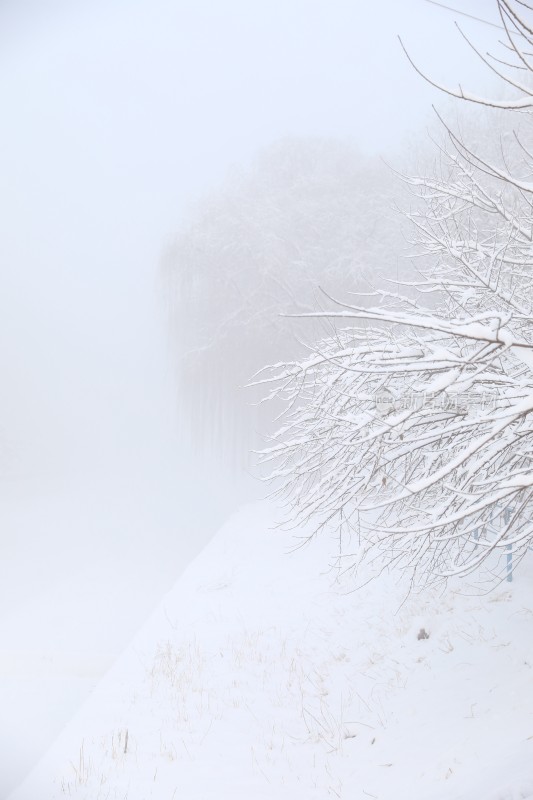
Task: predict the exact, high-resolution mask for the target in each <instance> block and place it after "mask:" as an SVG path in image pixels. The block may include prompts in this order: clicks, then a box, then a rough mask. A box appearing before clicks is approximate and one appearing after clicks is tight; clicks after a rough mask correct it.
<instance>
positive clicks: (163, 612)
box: [10, 504, 533, 800]
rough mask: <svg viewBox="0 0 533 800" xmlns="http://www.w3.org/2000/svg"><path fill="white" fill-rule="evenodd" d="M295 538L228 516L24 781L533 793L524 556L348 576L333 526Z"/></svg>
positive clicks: (26, 798)
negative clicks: (404, 573) (425, 572)
mask: <svg viewBox="0 0 533 800" xmlns="http://www.w3.org/2000/svg"><path fill="white" fill-rule="evenodd" d="M294 543H295V542H294V539H292V538H291V536H290V535H289V534H287V533H286V532H283V531H280V530H279V529H275V527H274V512H273V511H272V509H271V508H270V507H269V506H268V505H266V504H257V505H253V506H249V507H246V508H245V509H243V510H242V511H240V512H239V513H238V514H236V515H235V516H234V517H232V519H231V520H230V521H229V522H228V523H227V524H226V525H225V526H224V527H223V528H222V529H221V530H220V531H219V533H218V534H217V536H216V537H215V538H214V540H213V541H212V542H211V544H210V545H208V547H207V548H206V549H205V550H204V551H203V552H202V553H201V554H200V556H199V557H198V558H197V559H196V561H195V562H193V563H192V564H191V566H190V567H189V568H188V569H187V571H186V572H185V573H184V575H183V576H182V577H181V578H180V580H179V581H178V583H177V585H176V587H175V588H174V590H173V591H172V592H170V593H169V594H168V595H167V596H166V598H165V600H164V602H163V604H162V606H161V607H160V609H159V610H158V612H157V613H156V614H155V615H154V616H153V617H152V619H151V620H150V621H149V623H148V624H147V625H146V626H145V627H144V628H143V630H142V631H141V632H140V633H139V634H138V636H137V637H136V639H135V640H134V642H133V643H132V645H131V646H130V647H129V648H128V650H127V651H126V652H125V653H124V655H123V656H122V657H121V658H120V659H119V661H118V662H117V663H116V664H115V665H114V667H113V668H112V669H111V671H110V672H109V673H108V675H107V676H106V677H105V678H104V680H103V681H102V682H101V683H100V684H99V686H98V687H97V689H96V690H95V691H94V693H93V695H92V697H91V698H90V699H89V701H88V702H87V703H86V704H85V706H84V708H83V709H82V711H81V712H80V713H79V714H78V716H77V717H76V718H75V719H74V720H73V721H72V722H71V723H70V725H69V726H68V727H67V728H66V729H65V731H64V732H63V734H62V736H61V737H60V739H59V740H58V741H57V742H56V744H55V746H54V747H53V748H52V749H51V751H50V752H49V753H48V755H47V756H46V757H45V759H43V761H42V762H41V763H40V764H39V765H38V767H37V768H36V769H35V770H34V772H33V773H32V774H31V775H30V776H29V778H28V779H27V780H26V781H25V783H24V784H23V785H22V786H21V787H19V789H18V790H17V791H15V792H14V793H13V794H12V795H11V797H10V800H59V798H65V797H68V798H73V800H119V799H120V800H149V798H153V799H154V800H155V798H157V800H178V799H179V798H187V800H200V799H201V800H204V799H205V800H210V799H211V798H213V800H214V798H217V800H218V799H219V798H228V799H229V798H232V799H233V798H236V799H237V800H240V798H243V800H244V798H246V800H248V798H254V800H261V799H262V798H265V799H266V798H268V799H269V800H270V799H271V798H273V797H275V798H276V800H285V799H286V800H314V798H316V799H317V800H319V798H320V799H321V798H326V797H333V798H335V797H342V798H358V800H359V798H360V799H361V800H363V799H364V798H366V797H370V798H379V800H481V799H482V800H517V799H518V798H528V797H532V798H533V713H532V712H533V652H532V645H531V643H532V642H533V603H532V602H530V598H531V591H530V586H531V581H530V580H529V578H528V565H525V566H523V568H522V569H521V571H520V572H519V573H517V579H516V582H515V583H514V584H512V585H509V584H506V585H505V586H504V587H502V588H501V589H500V590H497V591H496V592H494V593H492V594H490V595H486V596H478V595H472V594H471V595H470V596H469V595H467V594H461V593H460V590H462V591H463V592H464V590H465V586H464V584H461V585H460V586H459V587H458V588H455V589H454V588H453V587H451V588H449V589H447V590H446V592H444V593H440V594H439V593H437V592H434V593H433V594H431V593H429V594H428V593H425V594H423V595H410V596H408V597H406V587H405V586H404V585H402V583H401V581H399V580H398V576H396V575H382V576H381V577H380V578H379V579H376V580H374V581H372V582H371V583H369V584H368V585H367V586H365V587H364V588H362V589H360V590H358V591H355V592H351V593H350V592H349V589H350V588H351V587H352V586H353V584H351V583H350V577H349V576H339V575H338V573H337V571H336V569H335V568H331V567H330V566H329V565H330V564H331V563H333V560H334V554H335V552H336V549H337V548H338V543H337V542H336V541H335V540H333V539H328V538H327V537H323V538H321V539H318V540H316V541H313V542H312V543H311V544H310V545H309V546H307V547H304V548H301V549H299V550H297V551H295V552H288V551H289V550H290V548H291V546H293V545H294ZM421 629H424V630H425V631H426V633H427V634H428V638H424V636H421V634H420V631H421Z"/></svg>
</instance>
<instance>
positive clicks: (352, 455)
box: [259, 0, 533, 583]
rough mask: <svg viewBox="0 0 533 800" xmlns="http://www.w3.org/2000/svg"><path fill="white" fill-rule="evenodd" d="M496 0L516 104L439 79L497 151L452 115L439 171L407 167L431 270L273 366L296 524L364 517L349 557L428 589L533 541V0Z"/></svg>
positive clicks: (280, 481) (340, 312)
mask: <svg viewBox="0 0 533 800" xmlns="http://www.w3.org/2000/svg"><path fill="white" fill-rule="evenodd" d="M497 7H498V11H499V14H500V18H501V26H502V28H503V29H504V31H505V35H506V40H505V42H504V50H503V53H502V54H498V56H497V57H496V56H494V57H492V56H487V57H485V56H483V59H484V60H485V62H486V63H487V65H488V66H489V67H490V69H491V70H492V71H494V72H496V73H497V74H498V75H499V76H500V78H501V79H502V80H503V81H504V84H505V87H506V92H505V95H504V98H503V99H491V98H490V97H489V98H484V97H482V96H476V95H473V94H469V93H468V92H466V91H464V90H463V89H462V88H459V89H457V90H456V91H455V90H453V89H450V88H449V87H441V88H443V90H444V91H446V92H447V93H448V94H452V95H454V96H455V97H457V98H459V99H460V100H462V101H470V102H471V103H474V104H477V107H479V108H480V110H483V114H482V117H483V119H484V122H485V124H487V116H486V114H487V113H488V112H486V111H485V110H484V109H491V110H492V111H491V113H493V115H494V119H492V120H491V123H490V124H491V132H492V135H493V136H494V137H495V138H494V142H493V145H492V146H491V147H487V148H486V149H484V148H483V147H482V146H481V145H480V144H479V141H480V140H481V141H483V138H484V137H479V138H478V142H477V143H476V144H475V145H474V146H471V145H470V144H469V141H468V140H467V138H465V137H464V136H463V135H461V134H460V133H459V132H458V130H457V129H452V128H451V127H449V126H448V125H447V124H446V123H445V122H444V121H443V123H442V124H443V135H442V138H441V141H440V142H438V143H437V152H436V160H435V163H436V166H435V169H434V170H433V171H432V172H429V173H428V174H424V175H422V176H417V177H406V178H405V182H406V183H407V185H408V186H409V188H410V189H411V191H412V193H413V195H414V197H415V198H416V202H414V203H413V206H412V207H411V209H410V210H409V211H407V212H406V215H407V218H408V220H409V225H410V230H411V243H410V244H411V252H410V259H411V260H412V261H413V262H414V263H415V264H416V263H417V259H419V258H420V257H423V258H422V260H421V261H420V265H419V267H418V270H419V272H418V277H417V279H416V280H414V281H409V282H408V283H407V284H406V285H405V291H403V292H399V291H397V289H396V285H395V284H391V287H390V290H389V291H386V290H377V291H376V292H375V293H374V299H373V302H372V305H370V306H369V304H368V296H366V297H365V298H364V299H363V298H357V297H356V296H351V297H348V299H344V298H343V297H342V296H339V295H338V294H336V293H332V292H330V293H329V294H328V295H327V296H326V297H327V299H328V302H329V306H328V309H327V310H326V311H320V312H318V313H316V312H315V313H314V314H313V316H314V317H316V316H318V317H321V318H324V317H325V318H327V319H328V320H330V321H333V322H334V323H335V325H336V330H335V333H334V334H332V335H331V336H328V337H326V338H323V339H322V340H320V341H318V343H317V344H316V345H314V346H313V347H312V348H311V351H310V353H309V355H308V356H307V357H306V358H305V359H304V360H300V361H298V362H292V363H284V364H278V365H276V366H275V367H271V368H269V369H268V370H267V372H266V374H262V375H261V376H260V378H259V380H262V381H263V382H265V383H266V385H267V386H269V385H270V394H269V395H268V396H269V397H273V396H275V397H277V398H279V397H282V398H284V400H285V401H286V403H287V410H286V417H285V420H284V426H283V427H282V429H281V430H280V431H279V432H278V434H277V436H276V437H275V441H274V442H273V443H272V446H271V447H269V448H268V449H267V450H266V451H265V453H264V458H265V459H266V460H267V461H270V462H272V461H273V462H274V463H273V466H272V467H271V469H272V473H271V475H272V477H273V478H274V479H275V480H276V486H277V491H279V492H280V493H281V494H282V495H283V496H284V498H285V499H286V501H287V503H288V504H289V507H290V509H291V512H292V516H293V518H294V519H295V520H296V521H298V522H301V521H305V522H308V521H312V522H313V524H314V530H315V531H319V530H321V529H322V528H324V527H330V526H332V525H336V526H338V528H339V529H340V528H341V527H342V526H344V525H352V526H353V525H354V523H355V521H356V520H358V521H359V522H360V528H359V530H358V534H359V536H360V547H359V548H358V549H357V552H355V554H350V553H345V554H344V558H345V559H346V561H345V566H346V568H350V567H351V566H356V564H357V563H358V561H359V559H360V558H362V557H365V556H366V557H368V556H369V555H370V554H376V555H379V558H378V563H380V564H383V563H385V564H396V565H399V566H403V567H405V568H407V569H409V570H412V575H413V580H415V581H416V582H418V583H423V582H426V581H428V580H432V579H435V578H438V577H443V578H446V577H449V576H452V575H456V574H466V573H469V572H471V571H473V570H475V569H476V568H478V567H479V566H480V565H483V566H484V567H488V568H489V571H490V572H491V573H492V575H493V576H494V577H498V575H500V574H501V567H500V566H499V565H501V559H498V558H497V556H498V554H509V552H510V551H511V550H512V552H513V556H514V558H515V559H519V558H520V557H521V556H523V555H524V553H525V552H526V550H527V548H528V547H529V546H530V544H531V543H532V541H533V463H532V461H533V413H532V412H533V182H532V180H531V176H532V174H533V131H532V129H531V124H530V119H531V118H530V117H527V114H530V113H531V112H532V111H533V88H532V86H533V81H531V74H532V73H533V58H532V56H531V49H532V48H533V7H530V6H529V5H527V4H526V3H524V2H519V1H518V0H516V2H513V1H512V0H497ZM481 107H484V109H481ZM517 114H518V115H519V116H517ZM393 255H394V254H392V253H391V254H389V256H388V258H387V260H386V262H385V266H387V265H388V264H389V263H390V262H391V259H392V258H393ZM326 285H327V284H326ZM413 293H414V294H413ZM495 556H496V557H495Z"/></svg>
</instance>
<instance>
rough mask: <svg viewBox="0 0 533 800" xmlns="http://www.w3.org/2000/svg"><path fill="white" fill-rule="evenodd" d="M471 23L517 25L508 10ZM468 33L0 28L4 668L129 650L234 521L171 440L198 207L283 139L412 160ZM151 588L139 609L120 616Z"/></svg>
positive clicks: (314, 11)
mask: <svg viewBox="0 0 533 800" xmlns="http://www.w3.org/2000/svg"><path fill="white" fill-rule="evenodd" d="M457 4H459V0H457ZM460 6H461V8H462V9H463V10H464V11H468V12H470V13H474V14H475V13H478V14H482V15H483V16H487V15H488V13H489V12H492V14H491V16H492V17H493V16H494V14H493V11H492V4H489V3H487V2H486V0H471V1H470V2H467V1H466V0H461V2H460ZM487 6H489V8H487ZM454 18H455V16H454V15H453V14H450V13H449V12H447V11H445V10H443V9H440V8H437V7H436V6H435V5H430V4H428V3H427V2H424V0H383V1H382V2H375V3H372V2H362V0H268V1H267V0H261V2H254V1H253V0H247V1H246V2H244V0H223V1H222V0H219V1H217V2H215V0H210V1H209V2H206V0H200V1H198V0H194V2H193V0H188V2H184V1H179V0H175V1H174V2H170V0H107V2H104V0H91V2H89V1H88V0H87V2H81V0H78V2H73V1H72V0H70V1H68V0H33V1H31V0H3V2H2V3H1V4H0V108H1V124H0V269H1V291H0V341H1V342H2V347H1V349H0V371H1V374H2V392H1V393H0V431H1V430H3V438H4V447H3V453H0V470H1V473H2V474H3V475H4V480H3V481H2V482H0V502H1V503H2V509H3V511H2V512H1V513H2V518H1V519H0V525H1V529H2V540H3V541H4V542H5V544H4V558H3V560H1V561H0V601H1V602H0V623H1V625H0V631H2V632H3V642H4V649H6V648H7V649H9V648H11V649H16V648H20V647H21V646H22V644H21V642H22V640H24V642H25V646H28V642H29V643H30V645H31V644H32V642H33V641H34V640H35V642H37V643H36V644H35V646H36V647H38V646H43V645H42V642H43V641H48V642H49V643H51V644H50V646H51V647H57V648H60V647H68V646H69V642H70V646H71V647H79V646H80V642H81V641H82V639H83V640H84V642H85V646H86V647H88V648H89V649H90V648H93V649H98V648H100V649H107V650H109V649H110V650H113V649H119V648H120V647H122V646H123V644H124V642H125V638H127V636H129V635H130V634H131V633H132V632H133V630H134V629H135V627H136V626H137V625H138V624H140V621H141V620H142V618H143V616H144V615H145V614H146V613H147V611H148V609H149V608H150V607H151V605H153V603H154V602H155V601H156V600H157V596H158V594H159V593H160V592H161V591H163V590H164V588H166V586H168V584H169V582H170V581H171V580H172V579H173V577H174V576H175V575H177V574H178V572H179V570H180V569H181V568H182V567H183V565H184V563H185V562H186V560H187V558H189V557H190V556H191V555H192V554H193V552H195V550H197V549H198V547H199V546H200V545H201V543H202V541H203V540H205V536H206V535H207V533H206V532H204V534H203V539H202V536H201V533H199V532H198V530H200V528H201V524H200V523H198V525H197V527H198V530H197V531H196V535H197V536H199V537H200V538H199V539H198V541H194V542H193V543H192V544H191V541H190V539H191V530H194V524H193V523H192V522H190V520H191V519H192V517H193V515H194V513H195V509H196V508H198V507H200V506H201V507H202V508H203V509H204V511H203V512H202V513H203V515H204V517H202V519H207V517H206V512H205V507H206V506H209V505H212V506H213V508H214V509H215V510H214V511H213V514H214V518H216V515H217V513H218V514H221V513H223V510H225V509H226V510H227V506H228V500H227V497H226V498H222V494H224V491H222V490H221V489H220V487H215V486H214V485H213V484H212V483H209V482H207V483H206V482H205V475H202V474H201V466H200V465H199V464H195V463H194V462H192V464H191V461H190V454H188V453H187V454H182V453H180V449H179V442H178V440H177V437H176V433H175V430H174V426H173V419H172V414H173V400H172V370H171V367H170V366H169V362H168V359H167V354H166V350H165V345H166V343H165V334H164V326H163V322H162V319H161V314H160V308H159V306H158V299H157V292H156V276H157V268H158V260H159V256H160V253H161V250H162V248H163V247H164V245H165V243H166V242H167V241H168V240H169V239H170V237H171V236H172V233H173V231H174V230H175V229H176V228H177V226H178V225H179V223H180V220H181V219H182V217H183V214H184V212H185V210H186V208H187V206H188V204H189V203H190V202H191V201H192V200H194V199H195V198H196V197H198V196H200V195H201V194H203V193H204V192H208V191H209V189H210V187H215V186H216V185H217V184H218V183H219V182H220V181H221V180H222V179H223V177H224V175H225V174H226V172H227V171H228V170H229V169H230V168H231V167H232V166H234V165H240V164H246V163H247V162H248V161H249V159H250V158H251V157H252V156H253V154H254V153H255V152H256V151H257V150H258V149H259V148H260V147H262V146H264V145H268V144H269V143H270V142H272V141H273V140H275V139H277V138H279V137H282V136H287V135H295V136H302V135H313V136H339V137H344V138H350V139H352V140H353V141H355V142H356V143H357V144H358V145H359V147H360V148H361V150H362V151H364V152H366V153H369V154H375V153H382V152H383V153H384V152H389V151H393V150H394V149H398V150H401V148H402V142H403V141H404V139H405V137H406V136H407V135H408V134H409V133H412V132H416V131H419V130H420V129H422V128H423V126H424V125H425V123H426V121H427V120H428V118H429V115H430V106H431V103H432V102H434V101H438V100H439V98H438V97H437V96H436V93H435V92H434V91H433V90H431V89H430V87H428V86H427V85H426V84H424V82H423V81H422V80H421V79H420V78H419V77H418V76H417V75H416V74H414V72H413V70H412V69H411V67H410V66H409V64H408V63H407V61H406V59H405V57H404V55H403V54H402V52H401V50H400V47H399V44H398V41H397V39H396V36H397V34H398V33H401V34H402V36H403V37H404V40H405V42H406V44H407V45H408V47H409V49H410V51H411V52H412V54H413V56H414V57H415V58H416V60H417V61H418V62H419V63H420V64H421V65H423V66H424V68H425V69H426V70H427V71H428V73H430V74H431V75H433V76H434V77H436V78H437V79H442V80H448V81H450V82H451V81H453V80H458V79H459V78H461V79H462V80H464V82H465V83H468V82H469V83H471V84H472V85H473V86H475V87H476V88H477V87H478V86H480V85H481V86H483V85H484V82H485V80H486V79H485V73H484V72H483V71H482V69H481V68H480V67H479V65H478V64H477V62H476V61H475V59H473V57H472V54H471V53H469V52H468V48H467V46H466V45H465V44H464V43H463V42H461V41H460V40H459V37H458V34H457V32H456V31H455V30H454V26H453V22H454ZM464 27H465V30H469V31H474V32H475V33H474V36H475V39H476V41H477V42H481V45H482V46H483V47H484V46H485V44H486V42H488V41H492V34H493V31H492V29H491V28H489V27H488V26H476V25H474V24H473V23H471V22H469V21H468V20H464ZM125 475H126V476H127V477H126V478H125V477H124V476H125ZM128 476H129V477H128ZM84 487H85V488H84ZM87 487H90V488H89V489H88V488H87ZM132 487H134V489H132ZM133 492H134V495H133ZM217 492H218V494H217ZM184 519H185V520H187V523H186V524H184V523H183V520H184ZM204 527H205V529H206V531H209V530H210V528H209V524H208V523H207V522H205V524H204ZM6 554H7V555H6ZM106 559H107V561H108V563H107V564H106V565H105V567H106V569H105V570H102V569H100V571H98V569H97V568H96V567H95V566H94V565H95V564H97V563H100V564H101V563H102V561H105V560H106ZM84 563H85V564H92V565H93V567H94V570H95V571H93V573H92V574H93V580H94V579H95V578H94V576H95V575H96V576H97V578H98V580H100V582H101V584H100V587H99V595H100V597H101V598H102V597H103V598H104V602H103V605H104V608H102V603H100V605H99V607H98V609H97V611H95V612H94V613H95V616H94V617H91V613H92V612H91V608H90V603H89V604H88V605H87V604H85V606H84V605H83V602H82V599H80V597H78V596H77V595H76V593H75V589H74V588H73V587H72V586H70V584H68V581H67V580H66V579H67V577H68V575H70V574H71V573H73V572H75V571H76V570H77V569H78V570H79V569H80V565H83V564H84ZM115 567H116V569H115ZM136 571H137V573H136ZM118 573H120V576H119V578H120V579H119V578H117V574H118ZM136 574H137V589H136V590H134V591H136V592H137V594H138V595H139V597H140V599H139V598H137V599H136V600H135V602H133V601H132V600H131V598H128V597H127V596H126V598H125V599H124V598H122V599H121V597H120V596H119V597H118V599H117V597H116V595H113V597H114V600H113V603H112V604H111V605H110V603H108V604H107V607H106V603H105V598H107V597H111V595H110V594H109V592H110V587H111V586H112V585H113V584H115V589H116V585H117V581H118V585H120V586H122V587H126V588H125V592H126V591H127V586H128V585H130V587H131V582H132V579H133V578H132V576H134V575H136ZM59 575H62V578H63V579H65V581H66V582H65V586H66V587H67V588H66V589H65V592H66V594H64V595H63V596H60V597H59V600H57V591H56V590H57V582H58V576H59ZM80 580H81V579H80ZM90 580H91V578H90V576H88V577H87V578H86V581H85V583H83V581H81V583H80V585H81V586H84V587H85V590H86V592H88V593H89V595H88V596H89V599H90V591H91V584H90ZM128 582H129V583H128ZM52 583H53V584H54V586H53V587H52V585H51V584H52ZM139 587H140V588H139ZM52 588H54V591H56V594H54V593H53V592H52ZM69 592H70V594H69ZM106 592H107V593H108V594H106ZM51 597H55V598H56V600H57V602H60V603H62V604H63V606H64V605H65V603H67V604H69V603H71V604H72V609H73V610H72V614H71V619H70V622H69V619H68V618H65V615H64V614H63V615H62V616H61V617H57V618H55V617H54V612H53V611H50V609H52V608H53V602H56V600H53V599H52V600H50V598H51ZM46 598H48V600H46ZM22 601H24V602H25V605H24V608H25V609H26V612H25V616H24V614H22V612H21V610H20V608H21V604H22ZM45 601H46V602H45ZM47 602H48V605H47ZM51 604H52V605H51ZM39 608H41V609H47V610H48V611H47V615H45V614H44V612H43V613H41V615H40V616H39V613H38V609H39ZM21 614H22V616H21ZM76 617H77V618H78V624H77V625H76V626H74V623H73V620H75V619H76ZM59 619H61V625H60V626H59V622H58V620H59ZM80 619H81V620H82V623H83V625H82V627H83V630H81V633H80V624H79V620H80ZM103 619H105V623H104V622H103V621H102V620H103ZM32 620H34V623H33V625H34V627H33V629H32ZM2 626H3V627H2ZM69 626H70V627H69ZM75 630H76V631H77V632H78V635H77V638H76V634H75ZM17 632H18V633H17ZM65 640H66V644H65ZM41 712H42V714H45V710H44V711H43V710H42V709H41ZM28 713H29V712H28ZM18 715H19V724H20V730H21V740H20V741H18V740H17V738H16V737H15V738H13V729H11V737H10V741H11V744H10V745H9V746H11V748H12V751H10V752H8V753H7V755H6V761H7V762H9V763H13V764H14V767H13V770H12V773H11V774H9V775H6V776H2V779H3V780H5V781H6V782H7V783H6V786H7V784H8V783H9V781H11V782H12V781H13V780H14V779H15V777H16V774H17V770H18V772H19V773H20V771H21V770H23V769H24V768H25V767H27V765H28V759H30V760H31V757H33V756H34V755H35V752H37V749H38V746H44V745H43V744H42V742H41V743H40V745H39V743H37V744H35V747H34V750H35V752H34V751H33V750H32V751H31V753H29V755H28V754H23V755H22V756H20V758H18V760H17V758H16V757H15V756H16V753H15V749H14V748H17V747H19V748H20V747H21V746H22V745H21V742H22V741H23V730H24V729H26V730H27V727H28V725H27V723H28V720H27V719H26V717H25V716H24V712H21V710H20V707H19V709H18ZM43 718H44V717H43ZM5 724H6V725H7V724H8V721H6V723H5ZM34 725H35V720H34ZM43 725H44V723H43ZM37 727H38V725H37ZM44 727H45V728H46V725H44ZM6 730H7V729H6ZM4 734H5V735H3V734H2V729H1V726H0V747H2V746H5V747H8V741H9V737H8V736H7V733H6V732H5V731H4ZM43 735H44V734H43ZM47 735H48V734H47ZM50 735H51V734H50ZM39 741H40V740H39ZM43 741H44V739H43ZM29 750H31V748H29ZM29 750H28V752H29ZM32 754H33V755H32ZM24 759H26V760H24ZM0 760H1V761H3V760H4V758H3V755H2V754H1V753H0ZM1 788H2V787H1V786H0V789H1ZM2 794H3V792H2Z"/></svg>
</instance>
